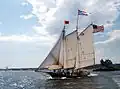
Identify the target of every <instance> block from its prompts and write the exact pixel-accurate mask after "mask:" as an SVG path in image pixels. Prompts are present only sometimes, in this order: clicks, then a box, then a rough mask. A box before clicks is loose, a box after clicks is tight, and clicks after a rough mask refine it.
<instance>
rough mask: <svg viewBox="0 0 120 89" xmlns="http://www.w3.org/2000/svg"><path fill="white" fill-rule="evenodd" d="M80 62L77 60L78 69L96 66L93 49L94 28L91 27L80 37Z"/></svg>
mask: <svg viewBox="0 0 120 89" xmlns="http://www.w3.org/2000/svg"><path fill="white" fill-rule="evenodd" d="M78 46H79V47H78V48H79V54H78V55H79V58H78V59H79V60H77V62H78V63H77V67H78V68H82V67H86V66H90V65H94V60H95V53H94V47H93V27H92V25H89V26H88V27H87V28H86V29H85V30H84V31H82V32H81V33H80V35H79V39H78Z"/></svg>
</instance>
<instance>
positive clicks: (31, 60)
mask: <svg viewBox="0 0 120 89" xmlns="http://www.w3.org/2000/svg"><path fill="white" fill-rule="evenodd" d="M119 6H120V0H1V1H0V49H1V50H0V68H4V67H6V66H8V67H38V66H39V65H40V63H41V61H43V60H44V58H45V57H46V56H47V54H48V52H49V51H50V49H51V47H52V46H53V44H54V43H55V41H56V40H57V38H58V36H59V35H60V32H61V30H62V28H63V21H64V20H69V21H70V24H69V26H68V29H69V30H67V32H70V31H72V30H73V29H75V26H76V13H77V9H78V8H79V9H81V10H86V11H87V12H90V13H92V15H90V16H88V17H82V16H81V17H80V21H79V28H80V29H83V28H85V27H86V26H87V25H88V24H89V23H90V22H91V21H92V22H94V23H95V24H98V25H104V26H105V32H104V33H96V34H94V39H95V41H94V44H95V52H96V60H97V63H99V59H100V58H110V59H112V61H113V62H115V63H120V56H119V53H120V52H119V49H120V47H119V45H120V36H119V34H120V30H119V29H120V26H119V24H120V12H119V9H120V7H119Z"/></svg>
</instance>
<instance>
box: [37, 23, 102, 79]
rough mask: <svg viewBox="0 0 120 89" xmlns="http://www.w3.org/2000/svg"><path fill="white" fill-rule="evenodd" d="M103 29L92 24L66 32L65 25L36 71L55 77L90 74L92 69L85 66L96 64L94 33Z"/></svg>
mask: <svg viewBox="0 0 120 89" xmlns="http://www.w3.org/2000/svg"><path fill="white" fill-rule="evenodd" d="M65 24H69V22H68V21H66V22H65ZM103 30H104V28H103V26H97V25H94V24H90V25H88V27H87V28H86V29H84V30H83V31H82V32H80V33H79V32H78V29H77V30H75V31H73V32H71V33H69V34H66V28H65V25H64V28H63V30H62V32H61V34H60V37H59V39H58V41H57V42H56V44H55V45H54V46H53V48H52V49H51V51H50V52H49V54H48V56H47V57H46V58H45V60H44V61H43V62H42V63H41V65H40V66H39V67H38V69H37V70H36V71H37V72H39V71H40V72H45V73H47V74H49V75H50V76H51V77H53V78H54V77H59V78H61V77H81V76H87V75H89V74H90V71H88V70H87V71H86V70H84V68H85V67H87V66H91V65H94V64H95V52H94V46H93V33H96V32H101V31H103Z"/></svg>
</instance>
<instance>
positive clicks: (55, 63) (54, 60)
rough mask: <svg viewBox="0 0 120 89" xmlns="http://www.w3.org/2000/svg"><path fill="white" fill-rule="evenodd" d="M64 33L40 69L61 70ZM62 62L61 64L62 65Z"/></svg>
mask: <svg viewBox="0 0 120 89" xmlns="http://www.w3.org/2000/svg"><path fill="white" fill-rule="evenodd" d="M63 34H64V33H63V32H62V33H61V35H60V37H59V40H58V41H57V43H56V44H55V45H54V47H53V48H52V50H51V51H50V53H49V54H48V56H47V57H46V58H45V60H44V61H43V62H42V64H41V65H40V66H39V68H38V69H40V68H49V69H50V68H51V69H57V68H61V67H62V66H63V62H61V61H59V57H60V55H59V54H60V50H61V42H62V39H63ZM60 62H61V63H60Z"/></svg>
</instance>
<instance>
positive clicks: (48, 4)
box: [27, 0, 120, 33]
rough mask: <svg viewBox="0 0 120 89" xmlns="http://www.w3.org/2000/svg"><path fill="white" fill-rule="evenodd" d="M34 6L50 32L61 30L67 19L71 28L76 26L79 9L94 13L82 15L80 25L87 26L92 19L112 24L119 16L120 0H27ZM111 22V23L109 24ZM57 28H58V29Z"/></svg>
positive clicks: (96, 21)
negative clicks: (86, 15) (119, 6)
mask: <svg viewBox="0 0 120 89" xmlns="http://www.w3.org/2000/svg"><path fill="white" fill-rule="evenodd" d="M27 1H28V2H29V3H30V4H31V5H32V6H33V10H32V14H34V15H36V17H37V18H38V20H39V21H38V22H39V23H40V24H42V26H44V27H45V29H46V30H47V31H48V32H49V33H57V32H60V31H58V30H61V29H62V27H63V21H64V20H65V19H67V20H70V23H71V24H70V26H69V29H73V28H75V25H76V14H77V9H81V10H86V11H87V12H90V13H92V14H91V15H90V16H88V17H85V16H81V17H80V22H79V23H80V27H81V28H82V27H85V26H86V25H88V24H89V23H90V22H91V21H92V22H94V23H97V24H104V25H106V26H110V25H112V24H113V21H114V20H115V19H116V18H117V16H118V10H117V6H118V5H119V4H118V2H120V1H119V0H118V1H117V4H116V1H114V0H50V1H48V0H27ZM108 22H109V24H108ZM56 29H57V30H56Z"/></svg>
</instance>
